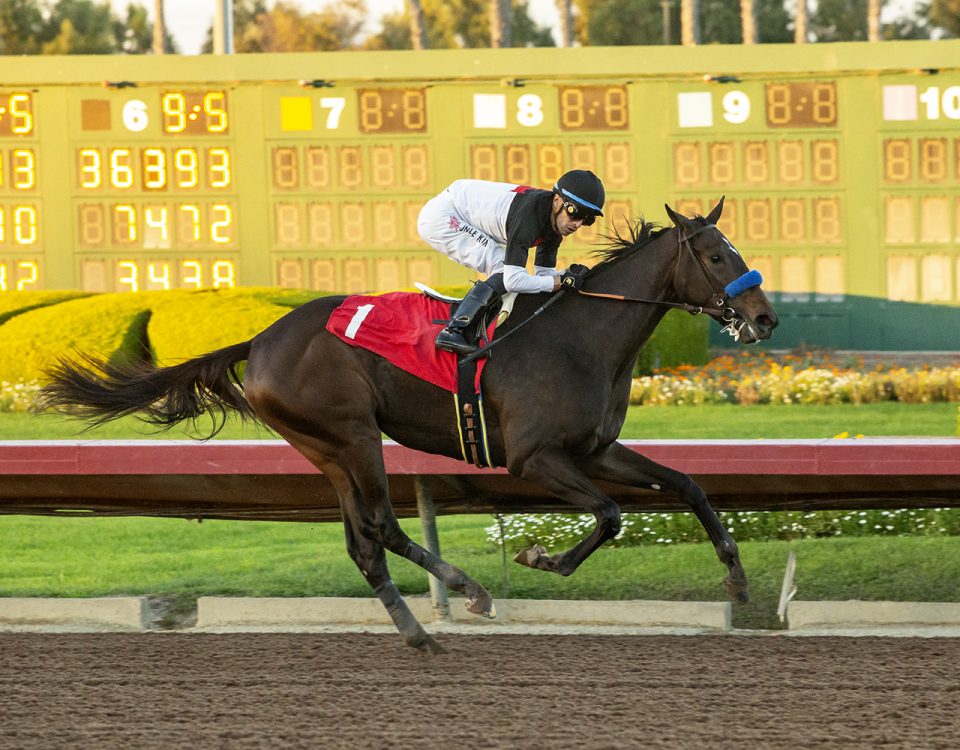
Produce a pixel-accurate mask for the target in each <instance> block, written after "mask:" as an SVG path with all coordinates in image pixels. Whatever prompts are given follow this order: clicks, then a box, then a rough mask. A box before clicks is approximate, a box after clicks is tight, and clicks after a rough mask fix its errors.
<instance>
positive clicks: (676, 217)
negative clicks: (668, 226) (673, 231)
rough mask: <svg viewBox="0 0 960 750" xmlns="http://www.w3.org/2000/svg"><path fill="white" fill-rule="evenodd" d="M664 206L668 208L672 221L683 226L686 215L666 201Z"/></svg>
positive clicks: (668, 214)
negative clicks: (675, 209)
mask: <svg viewBox="0 0 960 750" xmlns="http://www.w3.org/2000/svg"><path fill="white" fill-rule="evenodd" d="M663 207H664V208H665V209H667V216H669V217H670V221H672V222H673V223H674V225H675V226H678V227H679V226H682V225H683V222H684V217H683V216H681V215H680V214H678V213H677V212H676V211H674V210H673V209H672V208H670V206H668V205H667V204H666V203H664V204H663Z"/></svg>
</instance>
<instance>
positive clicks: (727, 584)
mask: <svg viewBox="0 0 960 750" xmlns="http://www.w3.org/2000/svg"><path fill="white" fill-rule="evenodd" d="M723 585H724V588H726V590H727V596H729V597H730V598H731V599H733V601H735V602H739V603H740V604H746V603H747V602H748V601H750V595H749V594H748V593H747V582H746V581H734V580H732V579H731V578H729V577H727V578H724V579H723Z"/></svg>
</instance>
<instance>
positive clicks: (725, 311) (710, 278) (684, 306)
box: [458, 224, 756, 367]
mask: <svg viewBox="0 0 960 750" xmlns="http://www.w3.org/2000/svg"><path fill="white" fill-rule="evenodd" d="M707 229H716V225H715V224H705V225H704V226H702V227H700V228H699V229H697V231H695V232H693V233H692V234H686V233H685V232H684V231H683V229H682V228H680V227H677V262H676V264H675V266H674V272H673V274H674V278H676V275H677V273H679V270H680V259H681V257H682V255H683V248H684V247H687V249H689V250H690V254H691V255H693V257H694V259H695V260H696V261H697V266H698V267H699V269H700V272H701V273H702V274H703V276H704V279H705V280H706V282H707V284H708V285H709V286H710V287H711V288H712V289H713V293H714V304H716V305H717V306H716V307H703V306H702V305H691V304H690V303H689V302H668V301H666V300H660V299H645V298H643V297H628V296H627V295H624V294H608V293H605V292H586V291H584V290H583V289H578V290H577V294H579V295H580V296H581V297H596V298H598V299H609V300H614V301H616V302H638V303H641V304H645V305H662V306H663V307H672V308H675V309H678V310H685V311H686V312H688V313H690V314H691V315H700V314H701V313H706V314H707V315H711V316H714V317H716V318H718V319H719V320H721V321H723V322H724V323H727V324H730V323H732V321H733V320H734V319H735V318H736V315H737V313H736V311H735V310H734V309H733V308H732V307H728V306H727V304H726V300H725V299H724V295H725V294H726V291H727V288H726V287H723V286H722V285H721V284H720V282H719V281H718V280H717V277H716V276H714V275H713V274H712V273H710V270H709V269H708V268H707V267H706V266H704V264H703V260H701V258H700V256H699V255H697V253H696V251H695V250H694V249H693V246H692V245H691V244H690V240H691V239H693V238H694V237H696V236H697V235H698V234H700V233H701V232H704V231H706V230H707ZM752 273H756V272H755V271H754V272H752ZM746 275H747V274H744V276H746ZM741 278H743V277H741ZM738 281H739V279H738ZM566 291H568V288H567V287H563V286H561V287H560V289H559V290H558V291H557V292H556V293H554V295H553V296H552V297H550V299H548V300H547V301H546V302H544V303H543V304H542V305H540V307H538V308H537V309H536V310H534V311H533V313H532V314H531V315H530V316H529V317H527V318H525V319H524V320H522V321H521V322H520V323H519V324H518V325H517V327H516V328H513V329H511V330H510V331H507V332H506V333H505V334H503V336H501V337H499V338H496V339H494V340H493V341H489V342H487V343H486V344H484V345H483V346H481V347H480V348H479V349H477V350H476V351H475V352H473V353H472V354H468V355H467V356H465V357H461V358H460V360H459V363H458V366H459V367H463V366H464V365H466V364H469V363H470V362H472V361H473V360H475V359H478V358H480V357H482V356H484V355H485V354H486V353H487V352H489V351H490V350H491V349H492V348H493V347H494V346H496V345H497V344H499V343H500V342H501V341H503V340H505V339H507V338H509V337H510V336H512V335H513V334H514V333H516V332H517V331H519V330H520V329H521V328H523V327H524V326H525V325H526V324H527V323H529V322H530V321H531V320H533V319H534V318H535V317H537V316H538V315H539V314H540V313H542V312H543V311H544V310H546V309H547V308H548V307H550V305H552V304H553V303H554V302H556V301H557V300H558V299H560V298H561V297H562V296H563V293H564V292H566ZM730 296H731V297H735V296H736V294H734V293H731V295H730Z"/></svg>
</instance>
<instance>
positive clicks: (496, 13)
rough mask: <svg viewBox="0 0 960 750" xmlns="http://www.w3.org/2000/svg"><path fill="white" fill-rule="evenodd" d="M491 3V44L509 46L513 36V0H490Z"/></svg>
mask: <svg viewBox="0 0 960 750" xmlns="http://www.w3.org/2000/svg"><path fill="white" fill-rule="evenodd" d="M488 2H489V4H490V46H491V47H509V46H510V42H511V37H512V36H513V34H512V32H513V3H512V2H511V0H488Z"/></svg>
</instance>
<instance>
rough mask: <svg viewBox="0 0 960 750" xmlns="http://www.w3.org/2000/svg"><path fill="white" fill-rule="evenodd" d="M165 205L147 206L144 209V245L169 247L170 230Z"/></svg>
mask: <svg viewBox="0 0 960 750" xmlns="http://www.w3.org/2000/svg"><path fill="white" fill-rule="evenodd" d="M167 217H168V214H167V207H166V206H147V207H146V208H145V209H144V215H143V223H144V232H143V244H144V246H145V247H169V246H170V242H169V240H170V232H169V229H168V221H167Z"/></svg>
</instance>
